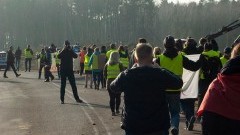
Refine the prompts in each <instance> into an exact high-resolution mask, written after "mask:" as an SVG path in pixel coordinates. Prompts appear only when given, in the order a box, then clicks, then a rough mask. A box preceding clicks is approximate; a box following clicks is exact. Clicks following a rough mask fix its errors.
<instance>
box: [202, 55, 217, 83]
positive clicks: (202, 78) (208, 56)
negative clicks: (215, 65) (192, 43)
mask: <svg viewBox="0 0 240 135" xmlns="http://www.w3.org/2000/svg"><path fill="white" fill-rule="evenodd" d="M202 54H203V55H205V56H207V57H219V53H218V52H216V51H213V50H210V51H207V52H205V51H204V52H202ZM207 57H206V58H207ZM207 59H208V58H207ZM200 79H205V77H204V75H203V72H202V70H200Z"/></svg>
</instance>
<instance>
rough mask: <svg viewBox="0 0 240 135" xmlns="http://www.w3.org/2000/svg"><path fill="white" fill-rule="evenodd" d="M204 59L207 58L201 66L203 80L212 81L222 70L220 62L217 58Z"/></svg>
mask: <svg viewBox="0 0 240 135" xmlns="http://www.w3.org/2000/svg"><path fill="white" fill-rule="evenodd" d="M205 57H206V58H207V60H206V62H204V64H203V68H202V69H203V70H202V71H203V75H204V78H205V79H207V80H209V81H213V80H214V79H215V78H216V77H217V74H218V73H219V72H220V70H221V68H222V64H221V60H220V58H219V57H217V56H214V57H208V56H205Z"/></svg>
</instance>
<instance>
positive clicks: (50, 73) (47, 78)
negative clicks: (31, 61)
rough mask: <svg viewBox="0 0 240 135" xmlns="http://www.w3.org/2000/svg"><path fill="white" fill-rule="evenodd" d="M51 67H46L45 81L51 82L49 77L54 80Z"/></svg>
mask: <svg viewBox="0 0 240 135" xmlns="http://www.w3.org/2000/svg"><path fill="white" fill-rule="evenodd" d="M50 69H51V66H50V65H48V66H45V68H44V70H45V79H46V80H49V77H51V78H52V79H53V78H54V76H53V75H52V72H51V71H50Z"/></svg>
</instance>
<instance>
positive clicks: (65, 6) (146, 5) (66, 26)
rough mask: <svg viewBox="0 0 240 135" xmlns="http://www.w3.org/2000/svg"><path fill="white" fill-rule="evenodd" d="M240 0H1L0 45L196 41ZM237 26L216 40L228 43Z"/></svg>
mask: <svg viewBox="0 0 240 135" xmlns="http://www.w3.org/2000/svg"><path fill="white" fill-rule="evenodd" d="M239 7H240V0H220V1H218V2H216V1H214V0H200V2H199V3H195V2H191V3H188V4H180V3H170V2H168V1H167V0H161V3H160V4H156V3H155V2H154V0H0V47H1V50H2V48H7V47H8V46H9V45H13V46H14V47H17V46H21V47H26V45H27V44H30V45H32V46H33V48H40V47H41V46H43V45H47V46H49V45H50V44H51V43H54V44H55V45H56V46H59V47H61V46H62V44H63V42H64V40H66V39H68V40H69V41H70V42H71V43H72V44H75V43H80V45H89V44H96V45H108V44H110V43H117V44H124V45H134V44H135V43H136V41H137V39H138V38H139V37H143V38H146V39H147V40H148V41H149V42H150V43H151V44H153V45H154V46H160V47H161V46H162V41H163V39H164V37H166V36H167V35H173V36H174V37H175V38H186V37H187V36H191V37H193V38H195V39H196V40H197V41H198V40H199V38H201V37H203V36H206V35H207V34H210V33H214V32H216V31H218V30H219V29H221V28H222V27H223V26H224V25H227V24H229V23H231V22H232V21H234V20H236V19H238V18H239V17H240V8H239ZM239 34H240V28H238V29H236V30H234V31H232V32H229V33H227V34H225V35H223V36H221V37H219V38H217V41H218V43H219V46H220V48H221V49H222V48H224V47H225V46H228V45H229V46H230V45H231V44H232V42H233V41H234V39H235V38H236V37H237V36H238V35H239Z"/></svg>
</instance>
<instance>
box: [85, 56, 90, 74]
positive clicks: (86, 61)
mask: <svg viewBox="0 0 240 135" xmlns="http://www.w3.org/2000/svg"><path fill="white" fill-rule="evenodd" d="M89 61H90V57H89V56H88V55H85V59H84V70H85V71H86V70H87V71H89V70H91V68H90V67H89V66H88V64H89Z"/></svg>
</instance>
